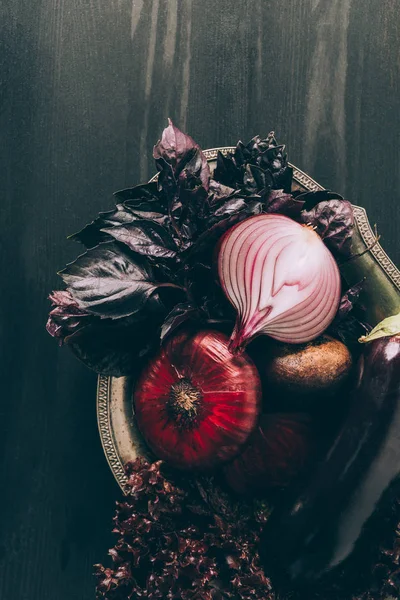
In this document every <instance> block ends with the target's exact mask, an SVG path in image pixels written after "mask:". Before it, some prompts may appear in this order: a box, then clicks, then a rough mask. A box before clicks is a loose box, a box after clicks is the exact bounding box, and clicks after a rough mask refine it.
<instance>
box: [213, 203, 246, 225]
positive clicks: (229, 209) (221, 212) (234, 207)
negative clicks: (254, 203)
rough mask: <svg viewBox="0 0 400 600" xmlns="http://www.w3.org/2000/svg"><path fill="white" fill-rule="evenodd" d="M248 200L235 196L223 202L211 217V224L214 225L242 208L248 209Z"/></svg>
mask: <svg viewBox="0 0 400 600" xmlns="http://www.w3.org/2000/svg"><path fill="white" fill-rule="evenodd" d="M247 206H248V202H247V201H246V200H245V199H244V198H237V197H233V198H230V200H227V201H226V202H224V204H222V205H221V206H220V207H219V208H217V210H216V211H214V213H213V215H211V217H210V218H209V224H210V225H212V224H214V223H216V222H218V221H221V220H222V219H224V218H226V217H230V216H231V215H234V214H236V213H239V212H240V211H242V210H246V209H247Z"/></svg>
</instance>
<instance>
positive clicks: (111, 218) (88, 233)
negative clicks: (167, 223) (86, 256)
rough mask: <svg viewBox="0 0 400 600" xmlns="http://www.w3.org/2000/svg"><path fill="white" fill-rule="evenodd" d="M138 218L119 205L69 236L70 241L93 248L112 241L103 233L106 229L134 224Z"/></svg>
mask: <svg viewBox="0 0 400 600" xmlns="http://www.w3.org/2000/svg"><path fill="white" fill-rule="evenodd" d="M151 214H155V213H151ZM138 218H139V217H138V216H137V215H135V214H134V213H132V212H131V211H130V210H128V209H127V208H125V207H124V205H123V204H117V206H116V207H115V209H114V210H110V211H108V212H102V213H100V214H99V216H98V217H97V219H95V220H94V221H92V222H91V223H89V224H88V225H86V226H85V227H84V228H83V229H81V231H78V233H74V234H73V235H71V236H69V239H71V240H75V241H78V242H81V243H82V244H83V245H84V246H86V248H93V247H94V246H97V245H98V244H100V243H101V242H106V241H109V240H110V239H111V238H110V236H109V235H107V233H106V232H104V231H103V229H104V228H109V227H115V226H118V225H121V224H123V223H132V221H136V220H137V219H138Z"/></svg>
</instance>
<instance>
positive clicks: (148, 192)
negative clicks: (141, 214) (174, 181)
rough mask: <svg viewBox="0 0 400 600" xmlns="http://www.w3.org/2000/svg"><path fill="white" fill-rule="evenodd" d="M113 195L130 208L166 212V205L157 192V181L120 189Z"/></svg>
mask: <svg viewBox="0 0 400 600" xmlns="http://www.w3.org/2000/svg"><path fill="white" fill-rule="evenodd" d="M114 196H115V197H116V199H117V200H118V201H119V202H123V203H124V205H125V206H126V207H127V208H128V209H131V210H145V211H150V212H157V213H163V214H166V213H167V206H166V205H165V204H164V203H163V199H162V197H161V196H160V194H159V192H158V186H157V182H155V181H152V182H150V183H146V184H144V185H135V186H134V187H132V188H126V189H124V190H120V191H118V192H115V194H114Z"/></svg>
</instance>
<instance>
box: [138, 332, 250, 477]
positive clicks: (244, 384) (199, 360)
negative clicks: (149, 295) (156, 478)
mask: <svg viewBox="0 0 400 600" xmlns="http://www.w3.org/2000/svg"><path fill="white" fill-rule="evenodd" d="M228 343H229V340H228V337H227V336H225V335H224V334H222V333H219V332H216V331H200V332H197V333H193V332H187V331H184V332H181V333H178V334H177V335H175V336H173V337H171V338H169V339H168V340H167V342H166V343H165V344H164V345H163V347H162V348H161V350H160V352H159V354H158V355H157V356H156V357H155V358H154V359H153V360H152V361H151V362H150V364H149V365H148V366H147V368H146V369H145V370H144V372H143V373H142V375H141V377H140V379H139V381H138V384H137V386H136V390H135V393H134V406H135V415H136V419H137V422H138V426H139V429H140V431H141V432H142V434H143V436H144V438H145V440H146V441H147V444H148V445H149V447H150V448H151V450H152V451H153V452H154V454H155V455H156V456H157V457H158V458H161V459H163V460H165V461H167V462H168V463H169V464H171V465H172V466H175V467H178V468H181V469H190V468H196V469H207V468H211V467H213V466H215V465H217V464H219V463H221V462H223V461H226V460H228V459H231V458H232V457H234V456H235V455H236V454H237V453H238V452H239V450H240V448H241V446H242V444H243V443H244V442H245V441H246V440H247V439H248V437H249V435H250V433H251V432H252V431H253V430H254V428H255V426H256V423H257V418H258V414H259V411H260V402H261V385H260V379H259V376H258V373H257V370H256V368H255V366H254V365H253V363H252V361H251V359H250V358H249V357H248V356H246V355H245V354H242V355H241V356H234V355H232V354H231V352H230V351H229V350H228Z"/></svg>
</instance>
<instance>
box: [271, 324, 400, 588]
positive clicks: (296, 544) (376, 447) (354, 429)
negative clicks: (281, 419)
mask: <svg viewBox="0 0 400 600" xmlns="http://www.w3.org/2000/svg"><path fill="white" fill-rule="evenodd" d="M399 431H400V335H394V336H392V337H386V338H379V339H376V340H374V341H371V342H369V343H368V345H367V346H366V348H365V351H364V354H363V355H362V356H361V359H360V362H359V365H358V384H357V388H356V390H355V391H354V394H353V397H352V404H351V409H350V412H349V415H348V417H347V419H346V420H345V422H344V423H343V425H342V427H341V429H340V431H339V433H338V435H337V437H336V439H335V441H334V443H333V444H332V446H331V448H330V449H329V451H328V453H327V455H326V458H325V460H324V462H323V463H322V464H321V466H320V467H319V468H318V470H317V472H316V473H315V474H314V475H313V477H312V478H311V480H310V481H309V482H308V483H306V485H305V486H303V489H302V490H301V491H300V492H299V494H298V495H297V497H296V498H295V500H294V501H293V499H292V500H291V501H290V502H289V503H288V505H287V506H281V507H279V508H278V509H277V510H276V512H275V513H274V514H273V515H272V517H271V518H270V520H269V522H268V523H267V525H266V527H265V529H264V532H263V536H262V540H261V553H262V556H263V561H264V564H265V567H266V569H267V570H268V572H269V573H270V574H271V575H272V576H273V578H274V577H275V579H281V581H282V582H284V584H289V586H290V587H296V586H310V585H315V584H316V583H319V582H321V581H322V580H323V579H324V578H326V577H328V576H331V577H332V578H335V577H337V575H338V573H337V569H339V568H341V567H342V566H344V563H345V562H346V561H347V560H349V559H350V558H351V557H352V556H354V554H356V551H357V546H361V547H362V545H363V544H360V541H361V540H362V533H363V529H364V527H365V525H366V523H367V521H368V520H369V518H370V517H371V516H372V514H373V513H374V511H375V509H376V508H377V507H378V506H380V501H381V499H382V496H383V494H384V492H385V491H386V489H387V488H388V487H389V486H390V484H391V483H392V482H393V481H394V479H395V478H397V477H398V476H399V473H400V436H399Z"/></svg>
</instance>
